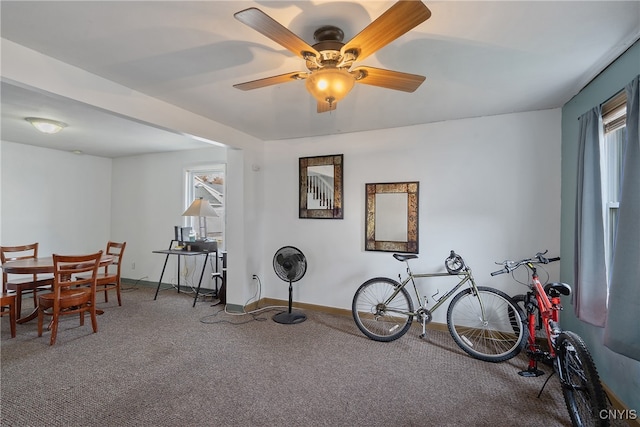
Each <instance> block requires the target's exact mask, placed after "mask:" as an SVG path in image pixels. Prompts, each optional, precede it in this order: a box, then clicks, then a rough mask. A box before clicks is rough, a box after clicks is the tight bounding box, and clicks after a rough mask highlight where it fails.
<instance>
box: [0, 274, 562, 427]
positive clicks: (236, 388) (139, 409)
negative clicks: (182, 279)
mask: <svg viewBox="0 0 640 427" xmlns="http://www.w3.org/2000/svg"><path fill="white" fill-rule="evenodd" d="M153 295H154V289H150V288H144V287H139V288H137V287H135V286H129V288H128V290H127V291H126V292H125V293H124V294H123V305H122V307H118V305H117V302H115V301H110V302H109V303H99V308H102V309H104V310H105V313H104V314H103V315H102V316H99V317H98V328H99V329H98V333H96V334H93V333H92V332H91V327H90V322H89V321H88V319H87V321H86V323H85V326H83V327H80V326H79V323H78V319H77V317H75V316H67V318H66V319H64V320H63V321H62V322H61V325H60V329H59V332H58V338H57V342H56V344H55V346H53V347H50V346H49V333H48V332H45V334H44V335H43V336H42V337H41V338H39V337H38V336H37V322H36V321H32V322H29V323H26V324H23V325H18V336H17V337H16V338H14V339H10V334H9V327H8V317H7V316H5V317H3V318H2V331H1V344H2V347H1V356H2V357H1V363H2V364H1V383H0V390H1V393H2V395H1V399H2V407H1V411H2V414H1V419H0V421H1V422H0V424H1V425H2V426H276V425H290V426H365V425H366V426H436V425H437V426H460V425H474V426H513V425H526V426H550V425H553V426H559V425H570V421H569V416H568V414H567V410H566V408H565V406H564V401H563V399H562V395H561V392H560V387H559V384H558V381H557V379H556V378H552V379H551V380H550V381H549V384H548V385H547V387H546V388H545V391H544V392H543V394H542V397H541V398H540V399H538V398H536V396H537V393H538V391H539V390H540V388H541V387H542V384H543V382H544V381H545V379H546V376H543V377H539V378H533V379H531V378H522V377H520V376H518V375H517V371H518V370H520V369H522V368H524V367H526V359H525V358H524V356H522V355H521V356H519V357H517V358H515V359H512V360H510V361H508V362H504V363H500V364H492V363H487V362H481V361H478V360H475V359H472V358H470V357H469V356H467V355H466V354H465V353H463V352H462V350H460V349H459V348H458V347H457V346H456V345H455V343H454V342H453V340H452V339H451V337H450V336H449V335H448V334H446V333H444V332H440V331H430V332H429V334H428V337H427V338H426V339H425V340H421V339H419V338H418V335H419V332H420V331H419V328H418V325H415V327H414V328H413V329H412V330H410V331H409V332H408V333H407V335H405V336H404V337H402V338H400V339H399V340H397V341H394V342H391V343H380V342H375V341H371V340H369V339H368V338H366V337H365V336H364V335H362V334H361V333H360V331H359V330H358V329H357V328H356V326H355V324H354V322H353V319H351V317H348V316H339V315H330V314H326V313H320V312H312V311H307V312H306V314H307V315H308V319H307V321H305V322H303V323H300V324H297V325H282V324H278V323H275V322H273V321H272V320H271V316H272V315H273V314H275V313H276V312H277V311H266V312H262V313H259V314H257V315H254V316H250V315H243V316H232V315H230V314H225V313H224V312H223V311H222V312H219V311H220V310H221V309H222V308H223V307H222V306H221V305H218V306H215V307H212V306H211V303H210V302H209V301H201V302H198V304H197V305H196V307H195V308H192V307H191V302H192V299H191V296H190V295H187V294H180V295H178V294H177V293H176V292H175V291H173V290H167V291H161V293H160V295H159V297H158V300H157V301H153ZM99 300H100V301H101V300H102V299H99ZM112 300H115V296H114V297H113V298H112ZM26 301H27V299H26V298H25V302H26ZM29 306H30V305H29V303H28V302H26V307H29ZM26 307H25V308H24V312H26V310H27V308H26ZM543 369H545V370H546V371H548V372H550V371H551V370H550V369H549V368H548V367H544V368H543Z"/></svg>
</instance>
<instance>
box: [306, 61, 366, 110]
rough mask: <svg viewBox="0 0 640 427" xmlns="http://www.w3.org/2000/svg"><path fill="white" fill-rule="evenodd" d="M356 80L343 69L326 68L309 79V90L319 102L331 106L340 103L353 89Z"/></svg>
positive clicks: (314, 73)
mask: <svg viewBox="0 0 640 427" xmlns="http://www.w3.org/2000/svg"><path fill="white" fill-rule="evenodd" d="M355 82H356V78H355V77H354V76H353V75H352V74H351V73H349V72H348V71H347V70H345V69H343V68H336V67H324V68H320V69H319V70H317V71H314V72H313V73H312V74H311V75H310V76H309V77H307V81H306V85H307V90H308V91H309V93H310V94H311V95H313V97H314V98H315V99H317V100H318V101H319V102H328V103H329V104H330V105H331V104H333V103H334V102H338V101H340V100H341V99H342V98H344V97H345V96H347V94H348V93H349V92H350V91H351V89H353V85H354V84H355Z"/></svg>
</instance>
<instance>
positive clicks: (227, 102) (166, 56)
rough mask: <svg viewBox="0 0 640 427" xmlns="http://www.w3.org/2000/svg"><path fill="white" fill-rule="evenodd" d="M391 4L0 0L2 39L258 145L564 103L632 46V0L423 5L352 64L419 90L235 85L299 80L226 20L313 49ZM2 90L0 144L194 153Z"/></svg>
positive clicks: (31, 95) (288, 62)
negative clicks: (289, 35) (240, 15)
mask: <svg viewBox="0 0 640 427" xmlns="http://www.w3.org/2000/svg"><path fill="white" fill-rule="evenodd" d="M393 3H394V2H393V1H337V0H334V1H320V0H318V1H254V2H246V1H194V2H187V1H138V2H130V1H104V2H99V1H79V2H75V1H70V2H58V1H43V2H37V1H6V0H2V2H1V4H0V7H1V10H0V12H1V19H2V22H1V35H2V38H4V39H8V40H11V41H13V42H15V43H17V44H20V45H22V46H25V47H28V48H30V49H33V50H36V51H38V52H41V53H43V54H46V55H48V56H51V57H53V58H56V59H59V60H60V61H63V62H66V63H68V64H71V65H74V66H76V67H79V68H81V69H84V70H86V71H88V72H91V73H93V74H96V75H98V76H101V77H104V78H106V79H109V80H111V81H113V82H116V83H119V84H121V85H124V86H127V87H129V88H131V89H134V90H136V91H139V92H141V93H144V94H147V95H150V96H153V97H156V98H158V99H161V100H163V101H166V102H168V103H170V104H173V105H176V106H178V107H181V108H183V109H185V110H188V111H191V112H193V113H196V114H198V115H201V116H204V117H207V118H210V119H212V120H214V121H217V122H219V123H222V124H224V125H227V126H230V127H232V128H235V129H238V130H240V131H242V132H245V133H247V134H250V135H253V136H255V137H257V138H259V139H262V140H277V139H287V138H297V137H305V136H316V135H330V134H336V133H345V132H355V131H364V130H375V129H381V128H393V127H399V126H408V125H413V124H421V123H430V122H437V121H443V120H454V119H461V118H468V117H478V116H487V115H495V114H505V113H512V112H520V111H531V110H540V109H548V108H556V107H561V106H562V105H563V104H564V103H565V102H567V101H568V100H570V99H571V97H572V96H574V95H575V94H576V93H577V92H578V91H579V90H580V89H581V88H582V87H583V86H584V85H586V84H587V83H588V82H589V81H590V80H591V79H592V78H593V77H595V76H596V75H597V74H598V73H599V72H600V71H602V70H603V69H604V68H605V67H606V65H607V64H609V63H610V62H611V61H612V60H614V59H615V58H616V57H617V56H619V55H620V54H621V53H622V52H624V51H625V50H626V49H627V48H628V47H629V46H630V45H631V44H632V43H633V42H634V41H636V40H638V38H639V37H640V2H639V1H628V2H618V1H584V2H582V1H510V2H507V1H495V2H493V1H492V2H489V1H469V2H463V1H443V2H429V1H425V2H424V3H425V4H426V5H427V6H428V7H429V9H430V10H431V12H432V16H431V18H430V19H429V20H427V21H426V22H424V23H422V24H420V25H419V26H418V27H416V28H415V29H413V30H412V31H410V32H409V33H407V34H405V35H403V36H402V37H400V38H399V39H397V40H395V41H394V42H392V43H391V44H389V45H387V46H385V47H383V48H382V49H380V50H379V51H378V52H377V53H376V54H374V55H372V56H369V57H367V58H366V59H365V60H364V61H362V63H361V64H357V65H368V66H373V67H379V68H386V69H391V70H395V71H403V72H407V73H413V74H421V75H424V76H426V77H427V79H426V81H425V82H424V83H423V84H422V86H420V88H418V90H417V91H416V92H414V93H405V92H398V91H393V90H390V89H383V88H379V87H374V86H369V85H359V84H357V85H356V87H355V88H354V89H353V90H352V92H351V93H350V94H349V95H348V96H347V98H345V99H344V100H343V101H341V102H340V103H339V105H338V108H337V110H335V111H333V112H331V113H323V114H318V113H316V102H315V100H314V99H313V98H312V97H311V96H310V95H309V94H308V93H307V91H306V89H305V87H304V82H301V81H293V82H291V83H285V84H281V85H276V86H271V87H265V88H261V89H256V90H252V91H246V92H243V91H240V90H238V89H235V88H233V87H232V86H233V85H234V84H236V83H242V82H246V81H250V80H255V79H259V78H264V77H269V76H273V75H277V74H284V73H288V72H293V71H305V67H304V63H303V60H302V59H300V58H298V57H296V56H294V55H293V54H292V53H290V52H289V51H288V50H286V49H284V48H283V47H281V46H279V45H278V44H276V43H275V42H273V41H271V40H270V39H268V38H266V37H265V36H263V35H261V34H259V33H258V32H256V31H255V30H253V29H251V28H249V27H247V26H245V25H244V24H242V23H240V22H239V21H237V20H236V19H234V18H233V14H234V13H235V12H237V11H239V10H242V9H245V8H247V7H258V8H260V9H262V10H263V11H264V12H266V13H267V14H269V15H270V16H271V17H273V18H274V19H275V20H277V21H278V22H280V23H281V24H283V25H284V26H285V27H287V28H289V29H290V30H291V31H293V32H294V33H295V34H297V35H298V36H300V37H301V38H302V39H304V40H305V41H307V42H308V43H309V44H314V41H313V32H314V30H315V29H317V28H318V27H320V26H322V25H327V24H331V25H336V26H338V27H340V28H342V30H343V31H344V33H345V41H347V40H349V39H351V38H352V37H353V36H355V35H356V34H357V33H358V32H359V31H360V30H362V29H363V28H364V27H366V26H367V25H368V24H369V23H370V22H372V21H373V20H374V19H375V18H377V17H378V16H380V15H381V14H382V13H383V12H384V11H385V10H387V9H388V8H389V7H391V5H393ZM43 72H45V71H43ZM1 89H2V93H1V100H2V139H3V140H7V141H14V142H21V143H29V144H35V145H39V144H45V143H46V144H47V145H48V146H54V147H57V148H60V149H65V150H70V149H81V150H83V151H85V152H87V153H90V154H96V155H101V156H106V157H118V156H123V155H131V154H139V153H145V152H155V151H171V150H175V149H184V148H194V147H197V146H201V145H202V144H203V143H200V142H198V141H195V140H192V139H186V140H185V137H184V136H180V135H177V134H174V133H171V132H167V131H166V130H161V129H156V128H151V127H149V126H146V125H145V124H142V123H136V122H133V121H130V120H127V119H126V118H123V117H117V116H114V115H112V114H110V113H107V112H105V111H100V110H98V109H96V108H93V107H92V106H88V105H85V104H80V103H78V102H76V101H72V100H70V99H65V98H62V97H59V96H55V97H52V96H51V95H50V94H45V93H42V92H38V91H34V90H32V89H33V88H25V87H18V86H14V85H12V84H9V82H3V84H2V88H1ZM45 114H47V115H48V117H49V118H57V119H59V120H63V119H64V120H63V121H65V122H67V123H68V124H69V127H68V128H66V129H65V130H64V131H63V132H62V133H60V134H58V135H55V136H53V138H55V140H54V139H52V137H50V136H48V137H46V139H45V137H44V136H41V135H36V134H35V132H34V130H33V129H32V128H29V125H28V123H26V122H24V120H21V118H23V117H26V116H39V115H45ZM105 116H108V118H106V117H105ZM105 121H106V123H105V124H104V125H103V124H101V123H103V122H105ZM38 139H40V140H41V141H39V140H38ZM89 140H90V141H92V144H91V146H86V144H87V141H89ZM56 144H61V145H59V146H57V145H56ZM83 144H84V146H83ZM92 147H93V148H92Z"/></svg>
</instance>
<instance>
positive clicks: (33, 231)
mask: <svg viewBox="0 0 640 427" xmlns="http://www.w3.org/2000/svg"><path fill="white" fill-rule="evenodd" d="M0 151H1V152H2V156H1V159H2V162H1V175H2V178H1V183H2V187H1V188H2V195H1V200H2V215H1V224H0V229H1V230H2V244H3V245H8V246H11V245H22V244H27V243H33V242H39V243H40V247H39V253H38V255H41V256H47V255H51V254H52V253H61V254H77V253H86V252H89V251H97V250H99V249H103V250H104V249H105V248H106V243H107V240H108V239H109V238H110V235H111V160H110V159H105V158H101V157H94V156H86V155H76V154H72V153H68V152H64V151H58V150H50V149H47V148H39V147H33V146H30V145H24V144H15V143H12V142H6V141H2V143H1V145H0Z"/></svg>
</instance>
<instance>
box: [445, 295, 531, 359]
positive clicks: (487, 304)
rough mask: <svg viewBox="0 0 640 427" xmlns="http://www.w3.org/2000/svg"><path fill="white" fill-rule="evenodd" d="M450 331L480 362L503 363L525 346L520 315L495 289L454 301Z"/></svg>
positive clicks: (448, 316)
mask: <svg viewBox="0 0 640 427" xmlns="http://www.w3.org/2000/svg"><path fill="white" fill-rule="evenodd" d="M447 323H448V325H449V331H450V332H451V336H452V337H453V339H454V340H455V341H456V343H457V344H458V345H459V346H460V347H461V348H462V349H463V350H464V351H465V352H467V353H468V354H469V355H471V356H473V357H475V358H478V359H480V360H485V361H490V362H500V361H503V360H507V359H510V358H511V357H513V356H515V355H516V354H518V353H519V352H520V350H521V349H522V347H523V346H524V344H525V342H526V329H525V328H524V327H523V324H522V317H521V311H520V310H519V309H517V308H516V307H515V305H514V304H513V303H512V302H511V300H510V299H509V297H508V296H507V295H506V294H504V293H502V292H500V291H498V290H495V289H491V288H478V295H474V294H473V292H471V290H470V289H468V290H466V291H462V292H460V293H459V294H458V295H456V296H455V297H454V299H453V300H452V301H451V304H450V305H449V310H448V312H447Z"/></svg>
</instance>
